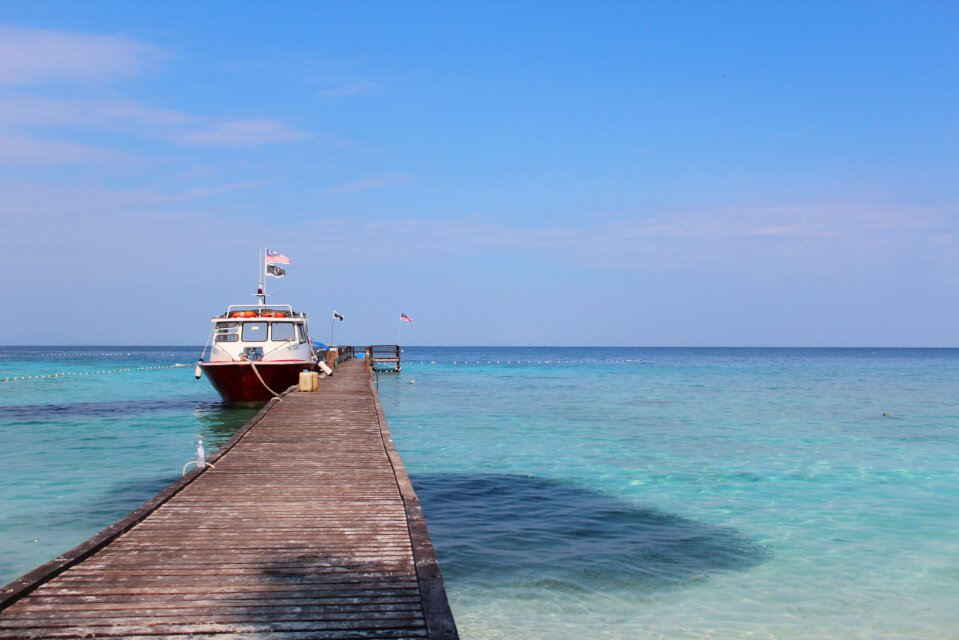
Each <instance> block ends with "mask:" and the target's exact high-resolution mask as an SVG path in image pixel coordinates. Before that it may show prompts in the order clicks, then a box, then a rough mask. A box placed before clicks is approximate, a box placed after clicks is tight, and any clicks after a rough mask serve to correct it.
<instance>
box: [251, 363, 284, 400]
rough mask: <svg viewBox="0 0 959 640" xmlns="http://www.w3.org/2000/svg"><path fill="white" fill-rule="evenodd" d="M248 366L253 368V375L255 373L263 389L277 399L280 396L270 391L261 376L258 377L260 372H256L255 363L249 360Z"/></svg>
mask: <svg viewBox="0 0 959 640" xmlns="http://www.w3.org/2000/svg"><path fill="white" fill-rule="evenodd" d="M250 366H251V367H253V373H255V374H256V377H257V378H259V379H260V382H261V383H262V384H263V386H264V387H266V390H267V391H269V392H270V393H272V394H273V396H274V397H276V398H279V397H280V394H278V393H277V392H276V391H274V390H273V389H271V388H270V387H269V385H267V384H266V382H265V381H264V380H263V376H261V375H260V372H259V371H257V370H256V363H255V362H253V361H252V360H250Z"/></svg>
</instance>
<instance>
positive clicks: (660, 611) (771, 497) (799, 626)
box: [0, 347, 959, 639]
mask: <svg viewBox="0 0 959 640" xmlns="http://www.w3.org/2000/svg"><path fill="white" fill-rule="evenodd" d="M196 351H197V350H196V349H187V350H180V349H169V348H167V349H154V350H142V349H133V348H129V347H127V348H122V349H120V348H96V349H89V350H88V351H87V352H85V353H82V354H80V353H79V352H80V350H78V349H65V348H60V349H58V350H46V351H44V350H32V351H30V350H22V349H17V350H13V349H6V350H0V378H4V377H9V376H11V375H20V374H22V373H23V372H29V373H28V374H29V375H37V374H41V373H42V374H53V373H57V372H70V371H73V370H79V369H84V370H87V369H89V370H100V371H102V370H109V369H120V368H124V367H126V368H135V367H147V366H169V365H172V364H174V363H177V362H180V363H190V362H191V361H192V359H193V358H194V357H195V354H196ZM56 354H64V355H56ZM77 354H79V355H77ZM93 354H96V355H93ZM404 358H405V364H404V368H403V372H402V373H401V374H399V375H387V374H381V375H380V376H379V378H378V380H379V382H378V385H379V390H380V396H381V399H382V401H383V405H384V409H385V411H386V414H387V418H388V419H389V421H390V426H391V429H392V431H393V435H394V439H395V441H396V444H397V447H398V448H399V450H400V453H401V454H402V456H403V458H404V461H405V463H406V465H407V468H408V469H409V471H410V473H411V475H412V477H413V482H414V485H415V487H416V489H417V492H418V494H419V495H420V499H421V501H422V503H423V507H424V510H425V513H426V517H427V521H428V524H429V527H430V532H431V534H432V536H433V540H434V543H435V545H436V549H437V553H438V555H439V558H440V563H441V566H442V569H443V572H444V575H445V577H446V580H447V589H448V592H449V595H450V600H451V603H452V606H453V611H454V615H455V616H456V619H457V622H458V624H459V627H460V631H461V634H462V636H463V637H464V638H467V639H471V638H472V639H481V638H569V639H572V638H743V637H750V638H822V637H843V638H959V612H957V608H956V606H955V603H956V602H959V393H957V391H959V351H957V350H889V349H884V350H871V349H822V350H817V349H614V348H611V349H592V348H591V349H540V348H538V349H524V348H469V349H466V348H408V349H406V351H405V352H404ZM411 381H415V382H416V384H415V385H413V384H410V382H411ZM216 400H217V398H216V395H215V394H214V393H213V391H212V390H211V389H210V388H209V386H208V385H207V384H206V383H205V382H201V383H196V382H194V381H193V377H192V367H186V368H168V369H143V370H132V371H124V372H120V373H102V374H91V375H85V376H67V377H58V378H42V379H31V380H26V381H22V380H17V381H12V382H6V383H4V382H0V581H6V580H9V579H12V578H14V577H16V575H18V574H19V573H22V572H24V571H27V570H29V569H30V568H32V567H33V566H35V565H36V564H39V563H40V562H43V561H44V560H47V559H49V558H50V557H52V556H54V555H56V554H57V553H59V552H60V551H63V550H65V549H66V548H69V547H70V546H72V545H73V544H76V543H77V542H80V541H82V540H83V539H84V538H86V537H87V536H88V535H90V534H91V533H93V532H94V531H96V530H98V529H99V528H102V526H104V525H106V524H108V523H109V522H112V521H113V520H115V519H116V518H118V517H120V516H122V515H123V514H124V513H125V512H126V511H127V510H129V509H130V508H133V507H135V506H136V505H137V504H139V503H140V502H142V501H143V500H144V499H146V498H147V497H149V496H150V495H152V493H153V492H155V491H156V490H158V489H159V488H161V487H162V486H164V485H165V484H166V483H167V482H169V481H170V480H172V479H173V478H175V477H176V476H177V475H178V474H179V469H180V466H181V465H182V464H183V462H185V461H186V460H187V459H189V458H190V457H191V456H192V449H193V436H194V434H196V433H205V434H208V435H209V436H214V437H218V438H220V440H221V441H222V439H223V438H225V437H228V435H229V433H231V432H232V430H234V429H236V428H237V427H238V426H239V425H241V424H242V423H243V422H244V421H245V420H246V419H247V418H248V417H249V416H250V414H251V413H252V411H251V410H249V409H243V410H236V409H225V408H223V407H222V406H220V405H219V404H217V402H216ZM884 414H886V415H884Z"/></svg>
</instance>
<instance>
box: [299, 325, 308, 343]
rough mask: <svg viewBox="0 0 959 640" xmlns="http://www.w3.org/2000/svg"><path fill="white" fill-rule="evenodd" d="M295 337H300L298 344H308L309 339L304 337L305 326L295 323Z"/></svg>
mask: <svg viewBox="0 0 959 640" xmlns="http://www.w3.org/2000/svg"><path fill="white" fill-rule="evenodd" d="M296 335H298V336H299V337H300V342H301V343H303V342H309V341H310V339H309V338H308V337H307V335H306V325H304V324H303V323H302V322H298V323H296Z"/></svg>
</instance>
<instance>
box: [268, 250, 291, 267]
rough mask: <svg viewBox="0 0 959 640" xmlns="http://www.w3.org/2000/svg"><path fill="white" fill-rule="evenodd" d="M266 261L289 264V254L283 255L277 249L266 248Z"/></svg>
mask: <svg viewBox="0 0 959 640" xmlns="http://www.w3.org/2000/svg"><path fill="white" fill-rule="evenodd" d="M266 263H267V264H290V258H289V256H285V255H283V254H282V253H280V252H279V251H273V250H272V249H267V250H266Z"/></svg>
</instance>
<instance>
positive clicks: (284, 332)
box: [270, 322, 293, 342]
mask: <svg viewBox="0 0 959 640" xmlns="http://www.w3.org/2000/svg"><path fill="white" fill-rule="evenodd" d="M270 324H271V325H272V326H273V328H272V331H273V336H272V338H273V342H286V341H287V340H292V339H293V323H292V322H272V323H270Z"/></svg>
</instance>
